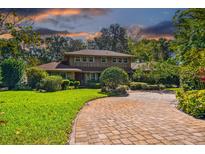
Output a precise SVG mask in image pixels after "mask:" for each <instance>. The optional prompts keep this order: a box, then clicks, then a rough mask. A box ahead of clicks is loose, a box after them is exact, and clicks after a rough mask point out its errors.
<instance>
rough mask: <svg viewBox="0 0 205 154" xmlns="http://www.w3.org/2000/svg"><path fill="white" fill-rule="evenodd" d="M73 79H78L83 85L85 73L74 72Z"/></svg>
mask: <svg viewBox="0 0 205 154" xmlns="http://www.w3.org/2000/svg"><path fill="white" fill-rule="evenodd" d="M75 80H77V81H80V84H81V85H84V84H85V74H84V73H79V72H76V73H75Z"/></svg>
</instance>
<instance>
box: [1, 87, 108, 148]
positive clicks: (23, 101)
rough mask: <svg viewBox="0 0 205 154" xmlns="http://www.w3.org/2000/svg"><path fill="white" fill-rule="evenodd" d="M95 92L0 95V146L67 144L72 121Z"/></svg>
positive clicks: (97, 91)
mask: <svg viewBox="0 0 205 154" xmlns="http://www.w3.org/2000/svg"><path fill="white" fill-rule="evenodd" d="M103 96H105V95H104V94H101V93H99V90H96V89H76V90H66V91H59V92H52V93H40V92H35V91H6V92H0V144H66V143H67V141H68V136H69V133H70V132H71V129H72V121H73V120H74V118H75V117H76V114H77V113H78V111H79V110H80V109H81V107H82V106H83V105H84V103H85V102H87V101H88V100H91V99H94V98H98V97H103Z"/></svg>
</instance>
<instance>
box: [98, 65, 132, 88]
mask: <svg viewBox="0 0 205 154" xmlns="http://www.w3.org/2000/svg"><path fill="white" fill-rule="evenodd" d="M128 81H129V80H128V74H127V73H126V72H125V71H124V70H123V69H121V68H119V67H109V68H106V69H105V70H104V71H103V72H102V73H101V75H100V82H101V84H102V85H104V86H106V87H107V88H109V89H116V88H117V87H118V86H119V85H126V84H127V83H128Z"/></svg>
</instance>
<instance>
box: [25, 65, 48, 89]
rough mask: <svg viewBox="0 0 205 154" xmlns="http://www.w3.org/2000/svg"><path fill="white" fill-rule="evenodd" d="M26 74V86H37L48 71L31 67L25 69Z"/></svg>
mask: <svg viewBox="0 0 205 154" xmlns="http://www.w3.org/2000/svg"><path fill="white" fill-rule="evenodd" d="M26 75H27V82H28V86H30V87H31V88H38V86H39V84H40V81H41V80H42V79H44V78H45V77H46V76H48V73H47V72H45V71H44V70H41V69H39V68H37V67H32V68H29V69H27V71H26Z"/></svg>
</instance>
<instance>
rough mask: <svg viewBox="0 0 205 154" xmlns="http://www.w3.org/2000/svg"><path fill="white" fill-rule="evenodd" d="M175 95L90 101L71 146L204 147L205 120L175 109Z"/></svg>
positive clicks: (138, 94)
mask: <svg viewBox="0 0 205 154" xmlns="http://www.w3.org/2000/svg"><path fill="white" fill-rule="evenodd" d="M175 104H176V99H175V95H174V94H166V93H160V92H141V91H136V92H131V93H130V95H129V96H128V97H108V98H102V99H98V100H94V101H91V102H89V103H88V104H87V105H86V106H85V107H84V108H83V109H82V110H81V112H80V113H79V115H78V117H77V118H76V121H75V124H74V127H73V133H72V134H71V139H70V144H205V121H204V120H198V119H195V118H193V117H191V116H188V115H186V114H184V113H183V112H181V111H178V110H177V109H176V108H175Z"/></svg>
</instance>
